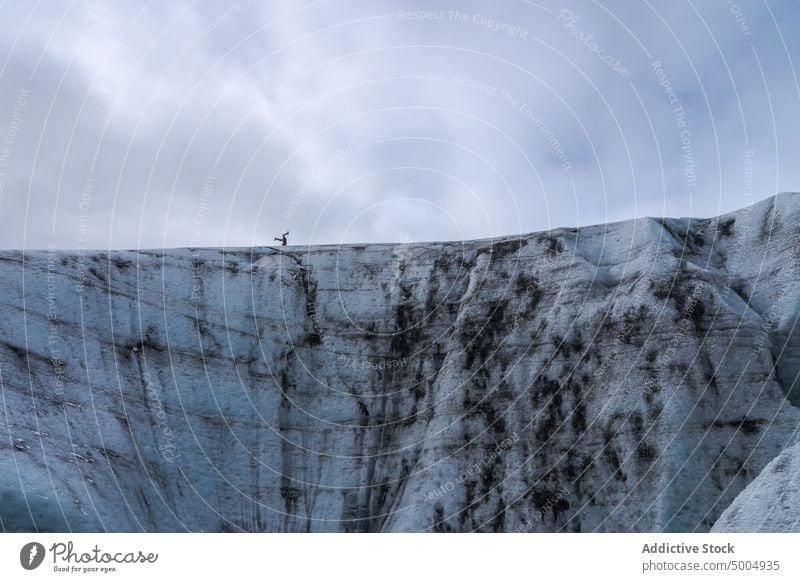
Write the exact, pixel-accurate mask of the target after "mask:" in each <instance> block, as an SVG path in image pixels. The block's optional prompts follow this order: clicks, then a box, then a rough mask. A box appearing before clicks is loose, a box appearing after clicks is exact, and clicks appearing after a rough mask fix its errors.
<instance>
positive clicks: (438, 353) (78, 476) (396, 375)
mask: <svg viewBox="0 0 800 582" xmlns="http://www.w3.org/2000/svg"><path fill="white" fill-rule="evenodd" d="M799 223H800V194H793V193H782V194H779V195H777V196H775V197H772V198H770V199H768V200H765V201H763V202H760V203H757V204H753V205H751V206H748V207H747V208H745V209H742V210H740V211H737V212H733V213H729V214H725V215H723V216H720V217H716V218H704V219H697V218H691V219H690V218H681V219H669V218H641V219H636V220H630V221H625V222H619V223H613V224H606V225H597V226H589V227H581V228H557V229H553V230H550V231H547V232H542V233H534V234H529V235H524V236H510V237H502V238H496V239H490V240H478V241H464V242H460V241H459V242H448V243H439V242H435V243H412V244H365V245H342V246H313V247H291V246H290V247H269V246H263V247H253V248H185V249H164V250H158V249H154V250H134V251H86V250H74V251H67V250H54V249H46V250H24V251H17V250H4V251H0V288H1V289H2V290H3V300H2V302H1V303H0V393H1V395H2V411H0V530H2V531H7V532H15V531H16V532H19V531H39V532H48V531H50V532H52V531H75V532H87V531H89V532H92V531H98V532H102V531H110V532H128V531H147V532H171V531H191V532H201V531H206V532H210V531H213V532H218V531H247V532H322V531H328V532H418V531H419V532H422V531H430V532H473V531H489V532H594V531H603V532H622V531H640V532H662V531H663V532H706V531H710V530H712V528H715V531H755V530H770V531H787V530H797V529H798V518H797V506H798V505H797V491H798V490H797V488H796V486H795V487H794V489H792V485H791V484H792V483H796V482H797V479H796V478H795V477H796V475H797V471H798V461H797V455H798V449H797V446H796V443H797V442H798V438H797V437H798V433H797V431H798V427H800V410H799V409H798V406H800V389H798V387H797V376H798V371H799V370H800V332H798V328H797V325H796V324H797V317H798V314H799V313H800V267H798V259H800V244H799V243H800V240H798V232H799V231H798V226H797V225H798V224H799ZM776 488H778V489H781V488H782V489H783V490H786V491H784V493H785V495H784V497H785V499H786V500H787V501H786V503H785V508H784V510H783V512H782V513H780V512H772V513H766V514H765V512H764V511H763V510H761V509H759V508H760V506H761V505H763V503H764V502H765V501H764V499H765V498H768V497H769V496H770V495H772V496H773V497H774V495H775V494H776V493H775V489H776ZM778 493H780V492H778ZM787 512H794V513H793V516H792V515H788V514H787ZM779 513H780V515H779ZM715 524H716V526H715Z"/></svg>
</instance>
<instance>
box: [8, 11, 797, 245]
mask: <svg viewBox="0 0 800 582" xmlns="http://www.w3.org/2000/svg"><path fill="white" fill-rule="evenodd" d="M0 22H1V23H2V25H1V30H2V32H0V140H2V142H1V143H0V247H3V248H34V247H37V248H43V247H47V246H48V245H54V246H56V247H60V248H80V247H86V248H91V247H93V248H101V249H102V248H144V247H174V246H188V245H192V246H200V245H209V246H211V245H214V246H216V245H243V246H250V245H260V244H268V243H271V240H272V237H273V236H275V235H276V234H280V233H281V232H283V231H285V230H288V231H290V232H291V235H290V242H291V243H293V244H311V243H314V244H317V243H320V244H321V243H332V244H336V243H340V242H357V241H423V240H443V239H468V238H484V237H491V236H500V235H508V234H516V233H523V232H530V231H535V230H543V229H547V228H552V227H556V226H574V225H584V224H591V223H598V222H606V221H613V220H622V219H627V218H633V217H637V216H663V215H670V216H687V215H692V216H712V215H715V214H719V213H721V212H725V211H729V210H734V209H737V208H742V207H745V206H747V205H748V204H751V203H753V202H755V201H757V200H760V199H763V198H765V197H767V196H770V195H772V194H774V193H776V192H780V191H787V190H792V191H793V190H800V167H799V166H800V164H798V160H800V131H798V124H797V121H798V111H800V85H799V84H798V76H799V75H798V70H797V67H798V66H800V38H799V37H798V35H797V33H796V32H797V28H798V25H800V3H798V2H797V1H786V2H757V1H745V0H739V3H738V4H737V3H736V2H733V1H728V0H715V1H710V2H691V1H688V2H687V1H682V0H678V1H676V2H671V1H670V2H665V1H662V2H655V1H653V0H649V1H648V0H645V1H643V2H641V3H638V2H637V3H635V4H634V3H630V2H622V1H616V2H605V1H604V2H591V1H586V2H578V1H567V2H559V3H548V2H537V3H534V2H530V1H527V0H504V1H502V2H489V1H488V0H484V1H481V2H463V1H461V2H449V3H447V2H435V1H428V2H414V1H410V0H409V1H403V0H400V1H392V2H389V1H372V2H363V1H360V2H359V1H355V0H319V1H305V0H292V1H289V0H286V1H273V0H271V1H269V2H263V3H262V2H257V1H255V0H253V1H251V2H248V1H247V0H240V1H239V2H233V3H231V2H229V1H225V0H223V1H216V2H211V1H204V2H183V3H181V2H177V1H176V2H150V3H144V2H133V1H131V0H93V1H77V0H76V1H74V2H21V1H10V2H9V1H6V2H3V3H2V7H0Z"/></svg>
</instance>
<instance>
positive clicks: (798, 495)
mask: <svg viewBox="0 0 800 582" xmlns="http://www.w3.org/2000/svg"><path fill="white" fill-rule="evenodd" d="M712 531H715V532H765V531H766V532H796V531H800V444H797V445H794V446H792V447H789V448H788V449H786V450H785V451H783V452H782V453H781V454H780V455H778V457H777V458H776V459H775V460H773V461H772V462H771V463H770V464H769V465H767V467H766V468H765V469H764V470H763V471H762V472H761V474H760V475H759V476H758V477H756V479H755V481H753V482H752V483H750V485H748V486H747V488H745V490H744V491H742V492H741V493H740V494H739V495H738V497H736V499H734V501H733V503H731V505H730V507H728V509H726V510H725V511H724V512H723V514H722V516H721V517H720V518H719V520H718V521H717V523H715V524H714V527H713V529H712Z"/></svg>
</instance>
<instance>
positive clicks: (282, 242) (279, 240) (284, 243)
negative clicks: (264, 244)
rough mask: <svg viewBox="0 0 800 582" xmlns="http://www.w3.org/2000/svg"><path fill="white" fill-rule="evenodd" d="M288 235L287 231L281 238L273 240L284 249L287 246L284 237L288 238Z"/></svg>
mask: <svg viewBox="0 0 800 582" xmlns="http://www.w3.org/2000/svg"><path fill="white" fill-rule="evenodd" d="M288 234H289V231H288V230H287V231H286V232H284V233H283V236H282V237H281V238H278V237H275V238H274V239H273V240H276V241H278V242H279V243H281V246H282V247H285V246H286V244H287V241H286V237H287V236H288Z"/></svg>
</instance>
